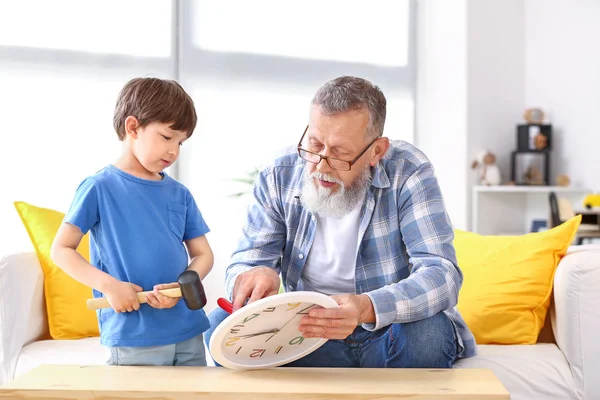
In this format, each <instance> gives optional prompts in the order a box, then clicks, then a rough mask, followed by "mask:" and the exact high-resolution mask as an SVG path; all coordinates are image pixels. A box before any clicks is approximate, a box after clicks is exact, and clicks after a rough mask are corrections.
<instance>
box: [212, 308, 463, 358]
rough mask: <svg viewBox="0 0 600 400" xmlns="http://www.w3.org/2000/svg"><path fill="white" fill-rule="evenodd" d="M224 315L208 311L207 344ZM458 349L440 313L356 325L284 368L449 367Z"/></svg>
mask: <svg viewBox="0 0 600 400" xmlns="http://www.w3.org/2000/svg"><path fill="white" fill-rule="evenodd" d="M227 316H229V314H227V313H226V312H225V311H223V310H222V309H220V308H217V309H215V310H214V311H213V312H212V313H210V315H209V316H208V319H209V321H210V328H209V329H208V330H207V331H206V332H204V338H205V340H206V344H207V345H208V344H209V343H210V337H211V335H212V333H213V331H214V330H215V328H216V327H217V325H219V324H220V323H221V322H222V321H223V320H224V319H225V318H227ZM458 351H459V350H458V339H457V334H456V330H455V328H454V324H452V321H450V318H448V316H446V314H444V313H442V312H440V313H438V314H436V315H434V316H432V317H430V318H427V319H424V320H421V321H416V322H410V323H406V324H392V325H390V326H387V327H385V328H381V329H378V330H376V331H373V332H371V331H367V330H365V329H363V328H362V327H360V326H358V327H357V328H356V329H355V330H354V332H353V333H352V334H351V335H350V336H348V337H347V338H346V339H344V340H333V339H331V340H328V341H327V342H326V343H325V344H324V345H323V346H321V347H319V348H318V349H317V350H315V351H313V352H312V353H310V354H308V355H306V356H304V357H303V358H301V359H299V360H296V361H292V362H291V363H289V364H286V365H285V367H329V368H452V365H453V364H454V361H455V360H456V358H457V355H458ZM215 365H218V364H217V363H216V362H215Z"/></svg>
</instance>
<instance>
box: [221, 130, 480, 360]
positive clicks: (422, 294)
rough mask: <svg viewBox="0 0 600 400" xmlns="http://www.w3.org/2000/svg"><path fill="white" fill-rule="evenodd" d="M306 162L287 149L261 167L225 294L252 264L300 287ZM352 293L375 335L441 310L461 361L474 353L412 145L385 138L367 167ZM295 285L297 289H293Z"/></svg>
mask: <svg viewBox="0 0 600 400" xmlns="http://www.w3.org/2000/svg"><path fill="white" fill-rule="evenodd" d="M304 169H305V161H304V160H302V159H301V158H300V157H298V155H297V153H296V152H295V151H293V150H290V151H289V152H288V153H287V154H285V155H283V156H281V157H279V158H277V159H276V160H275V162H274V163H273V164H272V165H270V166H268V167H266V168H264V169H263V170H262V171H261V173H260V174H259V176H258V178H257V180H256V183H255V185H254V199H253V202H252V203H251V205H250V208H249V210H248V213H247V219H246V223H245V226H244V228H243V234H242V237H241V239H240V241H239V242H238V245H237V248H236V249H235V251H234V253H233V255H232V259H231V264H230V265H229V266H228V268H227V273H226V278H225V279H226V282H225V283H226V287H227V292H228V293H229V294H230V295H231V293H232V291H233V285H234V283H235V279H236V277H237V276H238V275H239V274H241V273H243V272H245V271H248V270H249V269H250V268H252V267H254V266H267V267H271V268H273V269H275V270H276V271H277V273H280V274H281V277H282V279H283V283H284V287H285V289H286V291H293V290H299V289H301V285H302V283H301V276H302V270H303V268H304V265H305V263H306V260H307V258H308V257H306V255H307V254H308V253H309V251H310V248H311V245H312V243H313V238H314V236H315V230H316V222H315V218H313V215H312V214H311V213H310V212H309V211H307V210H306V209H305V208H304V207H303V206H302V204H301V202H300V200H299V196H300V195H301V193H302V185H303V177H304ZM359 235H361V239H360V246H359V249H358V254H357V258H356V275H355V276H356V278H355V284H356V293H358V294H366V295H368V296H369V297H370V299H371V301H372V303H373V307H374V309H375V316H376V321H375V323H374V324H363V328H365V329H367V330H376V329H379V328H382V327H385V326H388V325H390V324H392V323H407V322H411V321H418V320H421V319H424V318H428V317H431V316H432V315H434V314H436V313H438V312H444V313H446V314H447V315H448V317H450V319H451V321H452V322H453V323H454V325H455V327H456V331H457V333H458V343H459V354H458V356H459V357H460V358H464V357H470V356H473V355H475V354H476V352H477V347H476V344H475V339H474V337H473V335H472V333H471V332H470V330H469V329H468V327H467V326H466V324H465V322H464V320H463V318H462V317H461V316H460V314H459V312H458V311H457V309H456V307H455V306H456V303H457V301H458V292H459V290H460V287H461V285H462V280H463V275H462V272H461V270H460V268H459V267H458V264H457V261H456V253H455V250H454V246H453V240H454V232H453V228H452V225H451V222H450V219H449V217H448V214H447V212H446V209H445V206H444V201H443V198H442V194H441V192H440V187H439V185H438V182H437V179H436V177H435V176H434V169H433V166H432V164H431V163H430V162H429V160H428V159H427V158H426V156H425V155H424V154H423V153H422V152H421V151H419V150H418V149H416V148H415V147H414V146H412V145H410V144H408V143H406V142H403V141H391V146H390V148H389V149H388V151H387V153H386V154H385V156H384V157H383V158H382V159H381V160H380V161H379V163H378V164H377V165H376V166H375V167H373V168H372V181H371V185H370V188H369V190H367V194H366V197H365V201H364V204H363V206H362V210H361V220H360V228H359ZM299 286H300V288H299Z"/></svg>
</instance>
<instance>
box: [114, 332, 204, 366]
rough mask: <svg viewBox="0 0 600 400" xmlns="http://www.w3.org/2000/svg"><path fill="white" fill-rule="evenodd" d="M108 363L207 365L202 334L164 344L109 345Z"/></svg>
mask: <svg viewBox="0 0 600 400" xmlns="http://www.w3.org/2000/svg"><path fill="white" fill-rule="evenodd" d="M109 350H110V357H109V358H108V360H107V362H106V363H107V364H108V365H169V366H172V365H191V366H206V354H205V351H204V342H203V340H202V335H201V334H200V335H198V336H195V337H193V338H191V339H188V340H184V341H183V342H180V343H175V344H167V345H164V346H144V347H109Z"/></svg>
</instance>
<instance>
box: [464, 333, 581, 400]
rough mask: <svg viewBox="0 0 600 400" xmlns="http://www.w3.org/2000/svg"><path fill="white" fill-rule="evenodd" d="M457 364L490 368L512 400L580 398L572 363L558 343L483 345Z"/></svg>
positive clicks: (466, 366) (465, 366)
mask: <svg viewBox="0 0 600 400" xmlns="http://www.w3.org/2000/svg"><path fill="white" fill-rule="evenodd" d="M454 367H455V368H489V369H491V370H492V371H493V372H494V374H495V375H496V377H497V378H498V379H499V380H500V382H502V384H503V385H504V387H505V388H506V390H508V392H509V393H510V398H511V400H531V399H554V400H567V399H569V400H571V399H577V398H578V396H577V394H576V391H575V383H574V381H573V377H572V375H571V371H570V369H569V364H568V363H567V361H566V359H565V357H564V355H563V354H562V352H561V351H560V349H559V348H558V347H557V346H556V345H555V344H551V343H541V344H536V345H480V346H478V353H477V355H476V356H475V357H471V358H465V359H461V360H459V361H457V362H456V364H455V365H454Z"/></svg>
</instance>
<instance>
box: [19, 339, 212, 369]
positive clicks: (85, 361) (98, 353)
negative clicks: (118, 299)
mask: <svg viewBox="0 0 600 400" xmlns="http://www.w3.org/2000/svg"><path fill="white" fill-rule="evenodd" d="M204 352H205V354H206V364H207V365H208V366H214V365H215V364H214V362H213V360H212V358H211V357H210V355H209V354H210V353H209V352H208V348H207V347H206V344H205V345H204ZM109 356H110V352H109V351H108V349H107V348H106V347H104V346H101V345H100V338H98V337H92V338H85V339H78V340H40V341H37V342H33V343H30V344H28V345H26V346H24V347H23V350H22V351H21V354H20V355H19V359H18V360H17V366H16V368H15V378H16V377H17V376H19V375H22V374H24V373H25V372H27V371H29V370H30V369H33V368H35V367H37V366H38V365H41V364H82V365H105V364H106V361H107V360H108V358H109Z"/></svg>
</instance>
